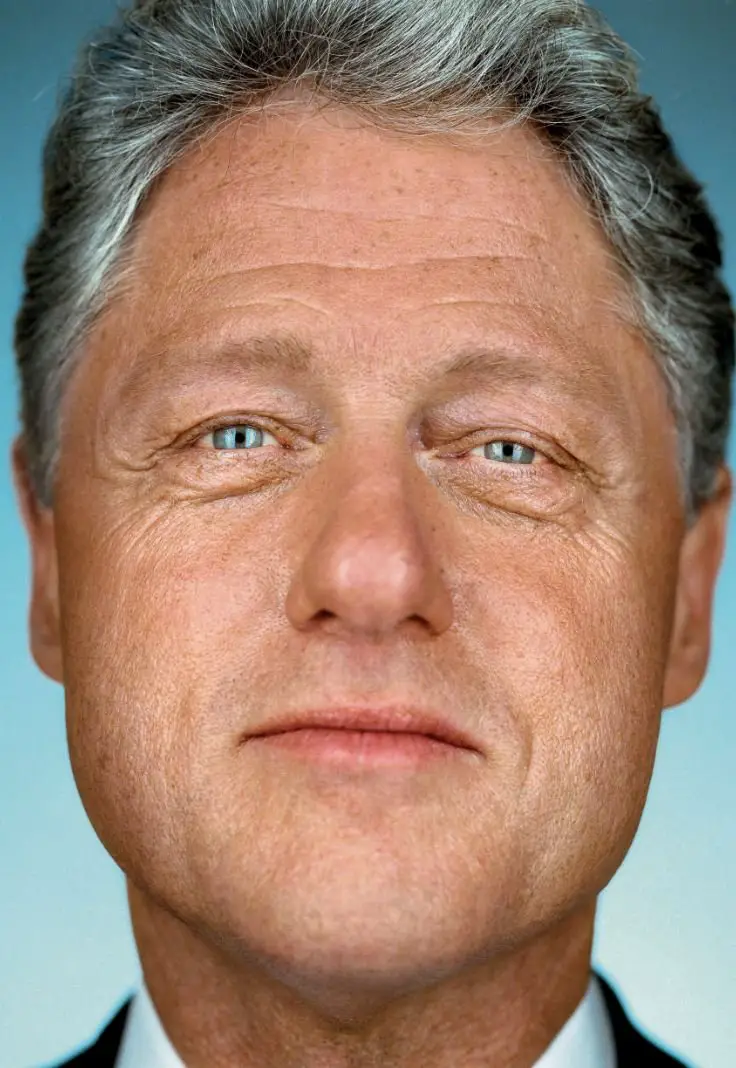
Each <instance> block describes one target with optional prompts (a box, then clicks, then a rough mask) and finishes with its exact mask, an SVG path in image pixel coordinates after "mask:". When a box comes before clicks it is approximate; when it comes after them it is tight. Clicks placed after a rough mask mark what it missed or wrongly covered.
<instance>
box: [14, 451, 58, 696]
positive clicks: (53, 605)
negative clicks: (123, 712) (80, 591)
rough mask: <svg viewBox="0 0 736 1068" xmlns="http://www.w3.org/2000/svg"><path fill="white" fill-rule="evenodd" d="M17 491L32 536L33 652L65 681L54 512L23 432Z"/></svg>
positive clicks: (55, 677)
mask: <svg viewBox="0 0 736 1068" xmlns="http://www.w3.org/2000/svg"><path fill="white" fill-rule="evenodd" d="M12 469H13V483H14V485H15V494H16V498H17V500H18V505H19V508H20V512H21V517H22V519H23V525H24V527H25V530H26V533H27V535H28V543H29V550H30V556H31V602H30V609H29V615H28V629H29V641H30V650H31V655H32V657H33V659H34V661H35V663H36V665H37V666H38V668H39V669H40V670H41V671H42V672H43V673H44V675H46V676H48V678H50V679H51V680H52V681H54V682H58V683H62V684H63V681H64V676H63V667H62V656H61V631H60V623H59V582H58V562H57V553H56V534H55V528H54V514H53V511H52V510H51V509H48V508H42V507H40V505H39V503H38V500H37V499H36V495H35V493H34V492H33V488H32V485H31V480H30V477H29V472H28V465H27V463H26V459H25V453H24V449H23V440H22V435H19V436H18V437H17V438H16V439H15V440H14V442H13V446H12Z"/></svg>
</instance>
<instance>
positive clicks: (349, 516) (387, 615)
mask: <svg viewBox="0 0 736 1068" xmlns="http://www.w3.org/2000/svg"><path fill="white" fill-rule="evenodd" d="M330 451H331V452H332V455H328V456H326V457H325V459H324V461H323V463H324V468H323V472H322V475H323V478H324V481H323V482H322V484H321V485H320V487H319V488H318V489H317V495H318V499H319V503H318V504H316V507H315V511H314V512H313V515H314V517H315V523H314V526H313V528H312V529H311V530H310V532H309V534H308V540H307V542H306V549H305V554H304V556H303V558H302V560H301V566H300V567H299V569H298V573H297V574H296V576H295V578H294V582H293V584H292V590H291V593H290V598H289V603H290V610H291V614H292V621H293V622H294V623H295V625H298V626H299V625H301V626H303V625H305V624H306V623H307V622H308V620H309V619H311V618H312V617H313V616H315V615H317V614H320V613H321V614H325V613H327V614H328V615H329V616H330V617H335V619H336V621H338V624H339V626H343V627H345V628H346V629H347V630H361V629H365V630H366V631H370V632H372V633H374V634H376V633H382V632H387V631H390V630H393V629H395V628H396V627H397V626H399V625H400V624H401V623H402V621H403V620H405V619H408V618H412V617H418V618H419V619H421V620H423V621H424V622H425V624H427V625H428V626H429V628H430V629H431V630H432V631H442V630H443V629H445V628H446V627H447V626H449V621H450V617H451V606H450V602H449V593H448V591H447V589H446V588H445V586H444V580H443V577H442V574H443V572H442V567H441V561H440V547H439V545H438V544H437V542H436V539H435V538H434V537H433V527H434V524H433V523H432V519H431V514H432V502H431V500H430V497H431V496H432V494H433V489H432V487H431V486H429V485H427V484H426V480H425V479H424V476H423V475H422V473H421V471H420V470H419V468H418V466H417V463H416V459H415V457H414V455H413V450H412V447H411V442H410V440H409V435H407V433H406V431H405V429H399V430H394V432H389V431H386V432H385V433H382V431H381V425H380V421H379V424H378V425H377V426H376V425H373V426H371V425H370V424H368V423H366V422H365V421H364V422H363V423H362V429H360V430H357V431H353V433H352V435H351V440H350V442H345V441H343V442H341V443H339V444H338V443H336V444H335V448H334V451H333V450H330ZM423 482H424V485H423Z"/></svg>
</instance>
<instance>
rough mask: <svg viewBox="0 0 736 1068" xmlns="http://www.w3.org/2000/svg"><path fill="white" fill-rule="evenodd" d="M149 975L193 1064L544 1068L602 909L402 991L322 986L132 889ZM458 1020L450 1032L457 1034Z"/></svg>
mask: <svg viewBox="0 0 736 1068" xmlns="http://www.w3.org/2000/svg"><path fill="white" fill-rule="evenodd" d="M128 900H129V903H130V912H131V920H132V925H133V932H134V936H135V939H136V944H137V947H138V953H139V956H140V961H141V966H142V970H143V976H144V979H145V982H146V986H147V987H148V990H149V993H150V995H151V999H152V1001H153V1003H154V1005H155V1007H156V1011H157V1013H158V1015H159V1018H160V1020H161V1022H162V1024H163V1026H164V1029H165V1031H166V1033H167V1035H168V1037H169V1039H170V1041H171V1042H172V1044H173V1045H174V1047H175V1049H176V1050H177V1052H178V1054H179V1056H180V1058H181V1059H182V1061H183V1062H184V1063H185V1064H186V1066H187V1068H231V1066H232V1065H234V1064H237V1065H239V1066H242V1068H251V1066H252V1068H256V1066H259V1068H260V1066H262V1065H264V1064H270V1065H274V1066H278V1068H379V1066H380V1068H387V1066H391V1068H420V1066H421V1068H451V1066H452V1068H454V1066H456V1065H458V1064H467V1065H473V1066H477V1068H486V1066H489V1068H490V1066H491V1065H492V1066H493V1068H533V1065H534V1064H535V1063H536V1062H537V1060H538V1059H539V1058H540V1057H541V1055H542V1053H543V1052H544V1050H545V1049H546V1048H547V1047H548V1046H549V1044H550V1043H551V1042H552V1040H553V1039H554V1037H555V1036H556V1035H557V1033H558V1032H559V1031H560V1030H561V1028H562V1027H563V1026H564V1024H565V1022H566V1021H567V1020H568V1019H569V1017H570V1016H571V1015H572V1013H573V1012H574V1011H575V1009H576V1008H577V1006H578V1005H579V1003H580V1001H581V1000H582V998H583V996H584V994H585V991H586V988H587V985H588V981H589V978H590V957H591V952H592V942H593V928H594V922H595V907H596V901H595V899H593V901H592V903H587V904H586V905H585V906H584V907H582V908H581V909H579V910H578V911H576V912H574V913H571V914H570V915H568V916H566V917H564V918H563V919H561V920H560V921H559V922H558V923H557V924H556V925H555V926H554V927H552V928H548V929H546V930H545V931H544V932H542V933H541V934H539V935H538V936H536V937H535V938H533V939H532V940H530V941H527V942H525V943H524V944H523V945H519V946H516V947H514V948H512V949H510V950H506V951H504V952H503V953H502V954H499V955H496V956H493V957H487V958H485V959H484V960H482V961H480V962H476V963H473V964H471V965H468V966H466V967H465V968H463V969H462V970H461V971H460V970H456V971H454V972H452V973H451V974H449V975H446V976H445V977H444V978H441V979H440V980H439V981H438V980H437V977H436V976H434V977H432V978H431V979H430V978H426V977H425V979H419V980H417V982H416V983H415V985H414V988H413V989H412V990H406V989H404V990H403V991H402V992H400V993H399V994H398V995H397V994H396V993H395V992H394V993H391V994H389V993H387V992H386V991H382V990H380V989H379V990H377V989H372V990H370V991H367V990H365V989H362V990H360V989H355V988H352V989H350V990H348V991H347V992H346V989H347V988H346V983H345V981H344V979H342V980H341V978H340V975H339V974H338V972H339V965H336V968H335V972H334V973H333V974H332V975H331V976H327V977H325V978H324V979H323V985H320V986H316V985H314V984H309V985H306V984H304V983H303V982H301V981H300V979H297V978H296V977H292V976H290V974H289V971H288V965H282V967H281V968H280V969H278V975H277V974H276V971H277V969H275V968H273V967H267V966H265V965H264V964H263V963H262V962H261V963H259V961H258V960H256V959H254V958H253V956H252V955H251V956H250V957H248V955H247V952H243V951H242V949H241V950H240V951H239V952H238V953H234V952H233V951H232V949H231V948H230V947H225V946H224V945H222V944H219V943H217V942H216V941H215V939H214V938H211V939H210V938H209V937H207V934H206V933H205V932H202V931H194V930H193V929H192V928H191V927H190V926H188V925H186V924H184V923H183V922H182V921H181V920H180V919H178V918H177V917H176V916H174V915H172V913H170V912H169V911H167V910H165V909H163V908H162V907H161V906H160V905H158V904H157V903H156V902H154V901H153V900H152V899H151V898H150V897H149V896H148V895H146V894H145V893H144V892H142V891H140V890H139V889H138V888H136V887H134V886H133V884H132V883H131V882H130V880H129V881H128ZM448 1021H451V1026H448Z"/></svg>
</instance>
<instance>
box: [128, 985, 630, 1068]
mask: <svg viewBox="0 0 736 1068" xmlns="http://www.w3.org/2000/svg"><path fill="white" fill-rule="evenodd" d="M115 1068H186V1066H185V1064H184V1062H183V1061H182V1060H181V1058H180V1057H179V1055H178V1054H177V1052H176V1050H175V1049H174V1047H173V1046H172V1044H171V1042H170V1041H169V1039H168V1037H167V1035H166V1032H165V1031H164V1029H163V1027H162V1025H161V1021H160V1020H159V1018H158V1014H157V1012H156V1009H155V1006H154V1004H153V1002H152V1001H151V996H150V994H149V993H148V989H147V987H146V984H145V981H144V980H143V979H141V985H140V989H139V991H138V993H137V994H136V996H135V997H134V998H133V1001H132V1004H131V1006H130V1011H129V1012H128V1018H127V1020H126V1023H125V1030H124V1032H123V1039H122V1042H121V1044H120V1051H119V1053H118V1056H117V1060H116V1061H115ZM534 1068H616V1047H615V1043H614V1037H613V1028H612V1027H611V1021H610V1019H609V1016H608V1011H607V1009H606V1004H605V1001H604V1000H603V994H602V992H601V988H600V984H599V983H598V979H597V977H596V976H595V974H594V973H593V972H591V975H590V981H589V983H588V989H587V990H586V992H585V997H584V998H583V999H582V1001H581V1002H580V1004H579V1005H578V1007H577V1008H576V1009H575V1011H574V1012H573V1014H572V1016H571V1017H570V1018H569V1019H568V1020H567V1022H566V1023H565V1025H564V1027H563V1028H562V1030H561V1031H559V1032H558V1033H557V1035H556V1036H555V1038H554V1039H553V1040H552V1042H551V1043H550V1045H549V1046H548V1047H547V1049H546V1050H545V1051H544V1053H543V1054H542V1056H541V1057H540V1058H539V1060H538V1061H537V1062H536V1064H535V1065H534Z"/></svg>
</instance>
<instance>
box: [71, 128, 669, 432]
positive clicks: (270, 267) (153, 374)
mask: <svg viewBox="0 0 736 1068" xmlns="http://www.w3.org/2000/svg"><path fill="white" fill-rule="evenodd" d="M124 277H125V284H124V286H123V287H121V290H120V292H119V295H118V298H117V299H116V300H115V301H113V302H111V305H110V307H109V309H108V312H107V313H106V314H105V315H104V316H103V317H102V321H101V323H100V324H98V327H97V329H96V336H95V334H94V333H93V336H92V339H91V344H90V346H89V350H90V351H89V352H88V356H87V359H86V361H85V363H86V366H87V370H86V373H85V375H84V378H85V379H86V384H85V389H86V388H87V387H89V388H90V389H92V390H93V392H94V393H96V394H97V397H98V400H99V401H100V402H101V406H102V407H104V406H105V404H112V405H113V407H114V406H115V403H116V400H117V399H120V397H122V396H123V395H127V393H128V392H129V390H131V389H132V391H133V394H134V395H135V396H137V397H140V396H142V395H143V393H144V386H145V390H148V389H149V388H153V386H154V382H158V387H157V388H160V389H167V390H170V389H171V388H173V387H174V386H175V385H176V383H177V382H178V381H179V379H180V378H181V377H182V376H184V375H186V374H188V373H189V372H190V371H191V374H192V375H195V376H196V375H199V376H200V380H201V381H202V382H203V383H204V382H205V381H208V376H209V375H210V374H214V373H217V370H218V367H219V364H220V362H222V363H223V371H224V361H221V360H220V357H219V356H217V352H221V351H222V350H223V346H225V347H226V348H228V349H229V351H230V354H231V356H232V354H233V353H235V357H236V362H237V359H238V358H239V357H238V355H237V353H238V350H239V349H241V348H242V359H243V363H244V364H245V363H247V360H248V355H247V353H248V351H249V347H248V345H247V344H246V343H243V342H242V339H247V338H248V337H249V335H251V334H255V335H263V336H267V335H268V334H269V333H279V332H281V333H283V332H285V331H288V332H289V333H291V334H292V335H294V336H296V337H298V338H300V339H301V340H303V342H304V344H305V347H307V348H309V349H311V350H313V351H314V353H315V355H316V359H315V360H314V361H313V363H312V367H313V373H314V376H315V378H317V377H320V376H322V375H324V376H325V378H327V377H329V376H330V375H332V376H333V381H335V382H339V388H341V389H342V388H344V386H345V372H346V360H348V361H349V363H350V367H349V371H350V376H349V378H350V385H351V387H357V386H358V385H359V384H360V378H361V376H363V377H364V378H365V379H366V382H365V383H363V384H364V385H366V384H367V386H368V388H371V382H368V381H367V380H368V379H370V378H371V376H372V375H374V374H375V373H378V372H380V371H387V369H388V370H390V372H391V374H396V375H397V376H398V377H399V379H400V383H401V388H403V387H404V386H408V385H411V384H413V382H414V381H416V380H418V381H423V380H424V379H425V378H426V379H427V381H430V380H431V381H434V379H435V378H436V377H440V370H441V367H443V366H447V365H448V364H449V363H450V362H451V361H448V360H447V359H445V357H446V355H447V354H448V353H450V352H451V350H452V348H453V346H455V347H456V348H457V350H458V351H461V350H462V349H466V350H467V349H468V348H472V347H473V346H479V345H483V344H489V345H490V346H491V347H493V346H494V345H495V346H496V347H500V348H502V349H504V350H505V351H506V352H507V353H511V354H513V353H514V352H516V351H519V352H523V353H524V355H525V357H527V358H528V357H529V356H530V355H531V357H532V359H537V360H538V361H539V363H540V368H542V369H543V370H544V371H545V373H546V372H547V371H549V372H550V373H551V372H553V371H555V370H564V371H565V372H566V375H567V378H568V379H570V378H571V377H572V378H573V379H574V378H576V377H577V379H578V383H577V387H576V389H575V390H573V391H572V392H570V391H568V392H569V395H570V396H572V395H573V393H577V394H580V393H581V392H586V391H587V393H588V394H590V395H591V396H592V397H593V398H597V402H598V404H599V405H601V406H603V407H604V408H605V409H606V418H607V419H608V420H609V421H610V420H612V419H613V420H615V421H616V423H617V424H618V433H628V431H629V429H630V427H631V425H632V423H637V422H639V420H640V417H641V412H640V411H638V409H639V408H641V407H642V405H646V406H647V407H648V409H649V412H648V414H649V416H650V417H651V418H653V419H654V420H659V425H660V426H661V420H662V419H668V418H669V413H668V410H667V402H666V398H665V393H664V383H663V380H662V377H661V374H660V372H659V370H658V368H656V366H655V365H654V363H653V361H652V360H651V358H650V356H649V354H648V352H647V350H646V347H645V346H644V344H643V342H642V339H641V338H638V337H637V336H636V334H635V332H634V331H633V330H632V329H631V327H630V326H628V325H626V324H624V321H623V315H621V314H618V313H617V311H616V310H615V309H616V308H625V307H626V302H627V300H626V290H625V287H624V286H623V284H622V281H621V278H620V276H619V275H618V273H617V270H616V268H615V266H614V264H613V261H612V258H611V255H610V253H609V250H608V247H607V244H606V241H605V239H604V237H603V234H602V232H601V231H600V229H599V227H598V224H597V223H596V221H595V220H594V219H593V217H592V215H591V212H590V211H589V209H588V207H587V206H586V205H585V203H584V202H583V201H582V199H581V198H580V197H579V196H578V194H577V193H575V192H574V190H573V189H572V187H571V186H570V184H569V183H568V181H567V180H566V178H565V176H564V173H563V171H562V169H561V167H560V164H559V162H558V161H557V160H556V159H555V158H554V156H553V154H552V151H551V149H550V148H548V147H547V146H545V145H544V144H543V143H542V141H541V140H540V139H539V138H538V137H537V136H536V135H535V133H534V132H533V131H532V130H531V129H530V128H526V127H514V128H511V129H508V130H505V131H496V132H495V133H493V135H492V136H485V137H484V139H483V140H482V142H481V141H479V139H478V138H475V139H474V140H473V141H472V142H471V143H469V144H462V143H460V144H458V143H457V142H455V143H453V142H451V141H449V140H448V139H447V138H443V137H435V136H433V137H426V136H424V137H416V136H413V135H411V136H397V135H396V134H393V133H391V132H387V131H384V130H378V129H376V128H375V127H373V126H369V125H367V124H365V123H363V122H361V121H360V120H358V119H357V118H356V117H355V116H354V115H352V114H351V113H349V112H341V111H338V110H335V109H329V110H327V111H323V112H320V113H317V114H316V113H315V112H314V111H313V110H311V111H310V110H309V109H306V110H305V109H303V108H298V109H291V110H284V111H283V112H281V113H279V114H269V113H268V112H267V113H266V114H265V115H261V116H259V117H258V118H252V117H251V118H242V117H241V118H239V119H236V120H234V121H232V122H230V123H229V124H228V125H227V126H226V127H224V128H221V129H220V130H219V131H218V132H217V133H216V134H215V135H213V136H211V137H210V138H208V139H206V140H204V141H202V142H201V143H200V144H199V145H198V146H197V147H195V148H193V149H191V150H190V151H189V152H188V153H187V154H186V156H185V157H184V158H182V159H181V160H180V161H179V162H178V163H177V164H175V165H174V166H173V167H172V168H171V169H170V170H169V171H168V172H167V173H166V174H165V175H164V177H163V178H162V180H161V181H160V182H159V183H158V184H157V186H156V188H155V189H154V191H153V193H152V195H151V196H150V198H149V200H148V202H147V204H146V206H145V208H144V211H143V212H142V214H141V216H140V218H139V220H138V224H137V228H136V240H135V245H134V249H133V257H132V261H131V269H130V270H129V271H128V272H126V275H125V276H124ZM250 351H251V352H252V348H251V349H250ZM213 353H214V355H212V354H213ZM90 362H91V365H92V366H91V367H90ZM520 362H521V361H520ZM185 365H187V366H185ZM188 365H191V367H190V368H189V370H188ZM542 365H543V366H542ZM555 365H559V366H555ZM230 366H231V368H232V370H233V373H234V371H235V368H234V367H233V365H232V363H231V365H230ZM497 366H498V367H499V368H500V367H501V364H497ZM438 369H440V370H438ZM570 372H572V375H571V374H570ZM410 376H411V377H410ZM542 377H543V376H541V375H540V378H542ZM642 397H647V398H648V400H646V401H643V400H642ZM103 402H104V403H103ZM653 408H657V409H658V410H657V411H656V412H654V413H653V414H652V409H653Z"/></svg>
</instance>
